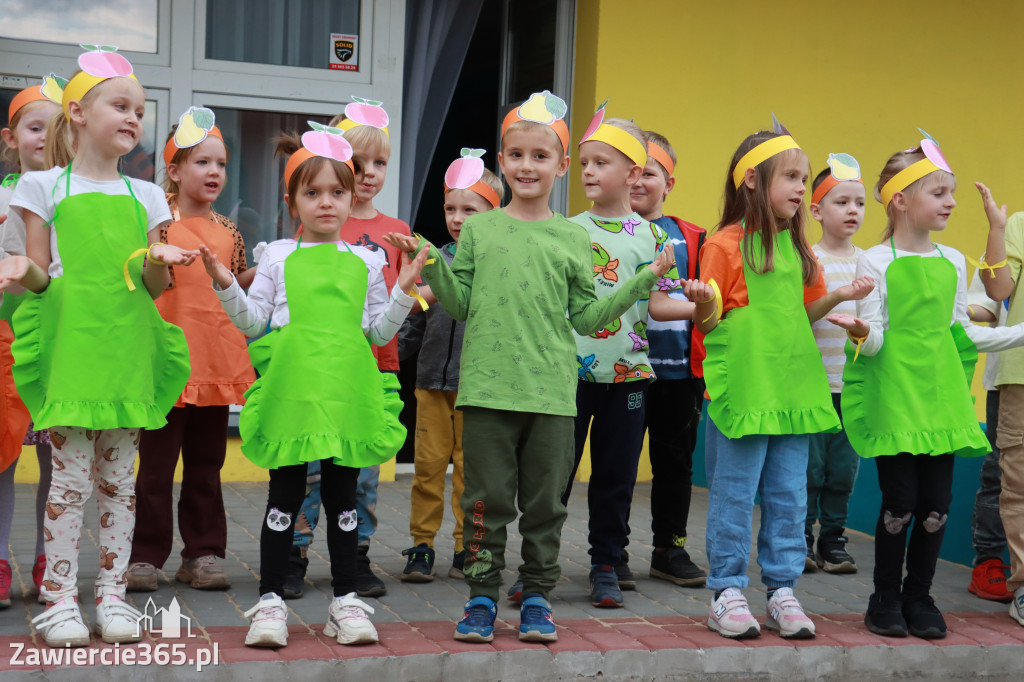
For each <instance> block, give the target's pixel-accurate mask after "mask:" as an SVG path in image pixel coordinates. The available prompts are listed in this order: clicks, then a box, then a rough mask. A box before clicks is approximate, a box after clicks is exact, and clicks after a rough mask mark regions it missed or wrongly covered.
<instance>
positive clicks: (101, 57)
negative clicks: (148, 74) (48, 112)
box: [61, 45, 138, 116]
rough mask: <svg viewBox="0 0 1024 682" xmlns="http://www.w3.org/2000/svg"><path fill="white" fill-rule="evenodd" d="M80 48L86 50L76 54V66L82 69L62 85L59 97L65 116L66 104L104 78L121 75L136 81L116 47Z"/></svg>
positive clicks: (86, 46)
mask: <svg viewBox="0 0 1024 682" xmlns="http://www.w3.org/2000/svg"><path fill="white" fill-rule="evenodd" d="M81 48H82V49H83V50H86V51H85V52H83V53H82V54H80V55H78V66H79V68H81V69H82V70H81V71H79V72H78V73H76V74H75V75H74V76H73V77H72V78H71V80H70V81H68V84H67V85H65V86H64V95H63V97H62V98H61V107H62V108H63V109H64V115H65V116H69V115H70V114H69V113H68V105H69V104H70V103H71V102H81V101H82V98H83V97H85V95H86V93H88V92H89V91H90V90H92V89H93V88H95V87H96V86H97V85H99V84H100V83H102V82H103V81H105V80H108V79H110V78H116V77H123V78H131V79H132V80H134V81H136V82H138V79H137V78H136V77H135V73H134V72H133V71H134V70H133V69H132V65H131V63H130V62H129V61H128V60H127V59H125V58H124V56H123V55H120V54H118V53H117V48H116V47H112V46H110V45H101V46H96V45H82V46H81Z"/></svg>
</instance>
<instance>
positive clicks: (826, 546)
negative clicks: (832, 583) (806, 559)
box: [817, 535, 857, 573]
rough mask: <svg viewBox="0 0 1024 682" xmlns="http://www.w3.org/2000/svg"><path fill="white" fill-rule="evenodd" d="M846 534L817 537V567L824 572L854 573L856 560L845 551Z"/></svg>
mask: <svg viewBox="0 0 1024 682" xmlns="http://www.w3.org/2000/svg"><path fill="white" fill-rule="evenodd" d="M846 542H847V540H846V536H845V535H840V536H839V537H837V538H822V537H819V538H818V554H817V564H818V568H820V569H822V570H824V571H825V572H826V573H856V572H857V562H856V561H854V560H853V557H852V556H850V553H849V552H847V551H846Z"/></svg>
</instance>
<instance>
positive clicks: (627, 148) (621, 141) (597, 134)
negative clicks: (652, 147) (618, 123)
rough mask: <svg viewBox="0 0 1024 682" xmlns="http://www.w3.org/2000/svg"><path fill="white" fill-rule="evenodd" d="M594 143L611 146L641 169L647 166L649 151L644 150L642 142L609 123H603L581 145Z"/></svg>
mask: <svg viewBox="0 0 1024 682" xmlns="http://www.w3.org/2000/svg"><path fill="white" fill-rule="evenodd" d="M594 141H597V142H604V143H605V144H610V145H611V146H613V147H615V148H616V149H618V150H619V151H620V152H622V153H623V154H625V155H626V156H628V157H629V160H630V161H632V162H633V163H635V164H636V165H638V166H640V167H641V168H643V167H644V166H646V165H647V150H646V149H644V146H643V145H642V144H641V143H640V140H638V139H636V138H635V137H633V136H632V135H630V134H629V133H627V132H626V131H625V130H623V129H622V128H616V127H615V126H612V125H608V124H607V123H602V124H601V125H599V126H598V127H597V130H595V131H594V133H593V134H592V135H591V136H590V137H588V138H587V139H585V140H582V141H580V144H583V143H584V142H594Z"/></svg>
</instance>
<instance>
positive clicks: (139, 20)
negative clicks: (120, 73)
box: [0, 0, 158, 53]
mask: <svg viewBox="0 0 1024 682" xmlns="http://www.w3.org/2000/svg"><path fill="white" fill-rule="evenodd" d="M0 17H3V21H0V37H4V38H14V39H15V40H36V41H40V42H44V43H65V44H70V45H78V44H79V43H92V44H94V45H115V46H117V47H118V48H120V49H121V50H123V51H131V52H151V53H152V52H156V48H157V45H156V43H157V40H156V33H157V23H158V22H157V0H89V2H81V1H80V0H51V1H50V2H38V1H37V0H0Z"/></svg>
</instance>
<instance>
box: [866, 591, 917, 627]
mask: <svg viewBox="0 0 1024 682" xmlns="http://www.w3.org/2000/svg"><path fill="white" fill-rule="evenodd" d="M902 602H903V600H902V599H901V598H900V595H899V593H898V592H875V593H874V594H872V595H871V598H870V599H868V612H867V613H865V614H864V624H865V625H867V626H868V630H871V632H873V633H875V634H876V635H884V636H886V637H906V636H907V621H906V619H904V618H903V604H902Z"/></svg>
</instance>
